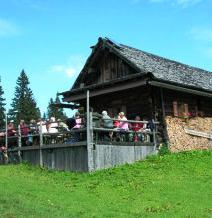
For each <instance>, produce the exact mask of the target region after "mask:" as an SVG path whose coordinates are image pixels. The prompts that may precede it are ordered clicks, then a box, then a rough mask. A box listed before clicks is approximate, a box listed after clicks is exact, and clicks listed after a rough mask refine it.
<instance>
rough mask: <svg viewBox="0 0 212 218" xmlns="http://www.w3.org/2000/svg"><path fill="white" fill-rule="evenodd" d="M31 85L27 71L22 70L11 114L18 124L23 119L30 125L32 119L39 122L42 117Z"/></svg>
mask: <svg viewBox="0 0 212 218" xmlns="http://www.w3.org/2000/svg"><path fill="white" fill-rule="evenodd" d="M29 84H30V82H29V79H28V77H27V75H26V73H25V71H24V70H22V71H21V74H20V76H19V77H18V79H17V82H16V87H15V94H14V95H15V97H14V98H13V100H12V104H11V107H12V109H11V110H10V112H9V113H10V114H11V115H12V118H13V119H14V121H15V123H16V124H17V123H19V122H20V120H21V119H23V120H25V122H27V123H29V121H30V120H31V119H34V120H37V119H38V118H39V117H40V110H39V108H38V107H37V104H36V101H35V99H34V97H33V93H32V90H31V89H30V88H29Z"/></svg>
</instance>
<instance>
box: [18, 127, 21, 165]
mask: <svg viewBox="0 0 212 218" xmlns="http://www.w3.org/2000/svg"><path fill="white" fill-rule="evenodd" d="M18 157H19V161H20V162H21V161H22V158H21V126H20V125H18Z"/></svg>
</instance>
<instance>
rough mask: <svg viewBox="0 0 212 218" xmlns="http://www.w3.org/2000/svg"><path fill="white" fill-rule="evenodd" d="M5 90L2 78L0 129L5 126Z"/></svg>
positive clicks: (0, 89) (0, 87)
mask: <svg viewBox="0 0 212 218" xmlns="http://www.w3.org/2000/svg"><path fill="white" fill-rule="evenodd" d="M3 95H4V91H3V88H2V85H1V78H0V129H3V128H5V105H6V103H5V98H4V97H3Z"/></svg>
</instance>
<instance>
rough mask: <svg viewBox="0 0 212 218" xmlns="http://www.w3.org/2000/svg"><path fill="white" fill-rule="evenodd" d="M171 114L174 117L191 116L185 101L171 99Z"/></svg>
mask: <svg viewBox="0 0 212 218" xmlns="http://www.w3.org/2000/svg"><path fill="white" fill-rule="evenodd" d="M173 114H174V116H175V117H187V116H191V114H190V112H189V107H188V104H187V103H184V102H179V101H178V102H177V101H173Z"/></svg>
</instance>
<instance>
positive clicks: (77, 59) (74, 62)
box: [48, 55, 84, 78]
mask: <svg viewBox="0 0 212 218" xmlns="http://www.w3.org/2000/svg"><path fill="white" fill-rule="evenodd" d="M83 64H84V58H83V57H81V56H79V55H72V56H70V57H69V58H68V60H67V61H66V63H64V64H56V65H53V66H51V67H49V70H48V71H49V72H52V73H62V74H64V75H66V76H67V77H68V78H72V77H73V76H75V75H76V74H77V73H79V72H80V71H81V69H82V67H83Z"/></svg>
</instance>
